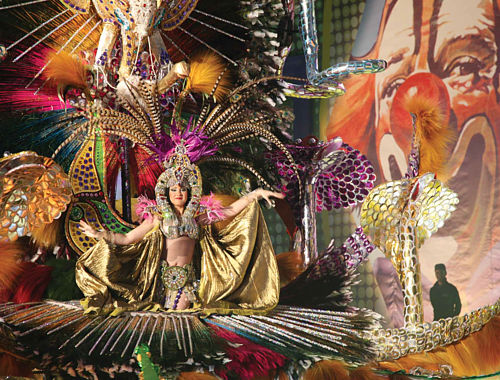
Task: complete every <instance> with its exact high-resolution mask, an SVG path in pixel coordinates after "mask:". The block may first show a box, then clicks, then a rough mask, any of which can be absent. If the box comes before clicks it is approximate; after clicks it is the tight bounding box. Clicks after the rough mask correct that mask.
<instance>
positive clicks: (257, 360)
mask: <svg viewBox="0 0 500 380" xmlns="http://www.w3.org/2000/svg"><path fill="white" fill-rule="evenodd" d="M211 327H212V329H213V330H214V332H215V333H216V334H217V336H218V337H220V338H222V339H224V340H225V341H226V342H228V343H229V345H228V346H227V348H226V355H227V356H228V358H229V359H230V361H228V363H227V364H226V365H225V367H224V369H223V370H219V371H218V372H217V375H219V376H220V377H222V378H223V379H227V378H237V379H242V380H250V379H254V378H256V377H259V376H265V375H267V374H268V373H269V372H270V371H271V370H273V369H276V368H279V367H281V366H282V365H283V364H284V363H285V361H286V357H285V356H283V355H281V354H279V353H277V352H274V351H272V350H270V349H268V348H266V347H262V346H261V345H259V344H257V343H254V342H252V341H250V340H248V339H246V338H243V337H241V336H239V335H237V334H235V333H234V332H232V331H229V330H226V329H222V328H220V327H217V326H211Z"/></svg>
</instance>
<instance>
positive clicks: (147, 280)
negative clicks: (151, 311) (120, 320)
mask: <svg viewBox="0 0 500 380" xmlns="http://www.w3.org/2000/svg"><path fill="white" fill-rule="evenodd" d="M163 244H164V237H163V234H162V233H161V231H160V230H159V229H155V230H154V231H153V232H151V233H150V234H148V235H147V236H146V237H144V239H143V240H142V241H140V242H138V243H135V244H130V245H116V246H115V245H111V244H109V243H108V242H106V241H105V240H104V239H101V240H100V241H99V242H97V244H96V245H94V246H93V247H92V248H90V249H89V250H88V251H87V252H85V253H84V254H82V255H81V256H80V258H79V259H78V261H77V263H76V283H77V284H78V287H79V288H80V289H81V291H82V292H83V294H84V295H85V297H87V298H86V300H85V303H84V306H85V307H87V308H96V309H103V311H105V312H106V311H109V310H112V309H114V308H116V307H122V308H131V309H143V308H146V307H147V306H150V305H152V304H153V297H154V291H155V289H156V285H157V282H158V281H161V280H160V276H159V275H158V268H159V265H160V259H161V253H162V251H163Z"/></svg>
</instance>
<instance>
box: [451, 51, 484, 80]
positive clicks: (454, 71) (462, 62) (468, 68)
mask: <svg viewBox="0 0 500 380" xmlns="http://www.w3.org/2000/svg"><path fill="white" fill-rule="evenodd" d="M482 68H484V64H483V63H481V62H480V61H479V60H478V59H476V58H474V57H471V56H468V55H466V56H462V57H458V58H456V59H454V60H453V61H452V62H451V63H450V64H449V65H448V67H447V68H446V70H445V74H446V76H448V77H449V76H466V75H470V74H474V75H477V74H478V73H479V71H481V69H482Z"/></svg>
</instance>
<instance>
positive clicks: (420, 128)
mask: <svg viewBox="0 0 500 380" xmlns="http://www.w3.org/2000/svg"><path fill="white" fill-rule="evenodd" d="M405 103H406V104H405V106H406V109H407V110H408V112H410V113H412V114H414V115H415V116H416V122H415V123H416V131H415V138H416V141H417V144H418V145H419V146H420V166H419V173H420V174H424V173H428V172H432V173H436V174H437V175H438V177H439V176H440V175H442V174H443V172H444V171H445V165H446V162H447V159H448V156H449V150H450V144H451V143H452V142H453V139H454V134H453V131H452V129H451V128H450V127H449V125H447V123H446V117H445V115H444V114H443V113H442V112H441V110H440V108H439V105H437V104H435V103H433V102H432V101H430V100H429V99H427V98H424V97H419V96H414V97H411V98H408V99H406V102H405Z"/></svg>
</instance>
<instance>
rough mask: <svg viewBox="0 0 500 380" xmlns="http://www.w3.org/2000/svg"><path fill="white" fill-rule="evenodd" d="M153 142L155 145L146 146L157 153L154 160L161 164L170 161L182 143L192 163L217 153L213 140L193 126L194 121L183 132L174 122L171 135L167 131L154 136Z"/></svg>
mask: <svg viewBox="0 0 500 380" xmlns="http://www.w3.org/2000/svg"><path fill="white" fill-rule="evenodd" d="M153 141H154V142H153V143H149V144H146V146H147V147H148V148H149V149H151V150H152V151H153V152H154V153H155V154H154V156H153V158H154V159H156V160H157V161H158V162H160V163H162V162H164V161H165V160H168V159H169V158H170V157H171V156H172V155H173V154H174V153H175V148H176V146H178V145H179V144H180V143H181V142H182V143H183V144H184V147H185V148H186V154H187V156H188V157H189V160H190V161H191V162H192V163H195V162H197V161H199V160H201V159H202V158H205V157H208V156H212V155H213V154H215V153H216V152H217V146H215V144H214V143H213V141H212V139H210V138H209V137H208V136H207V135H205V134H204V133H203V132H201V131H200V130H198V129H197V128H196V127H195V126H193V124H192V120H190V121H189V123H188V125H187V127H186V128H185V129H184V131H183V132H181V131H180V129H178V128H177V126H176V123H175V121H174V122H173V124H172V127H171V129H170V135H169V134H168V133H167V132H165V131H161V132H160V133H159V134H157V135H155V136H153Z"/></svg>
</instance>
